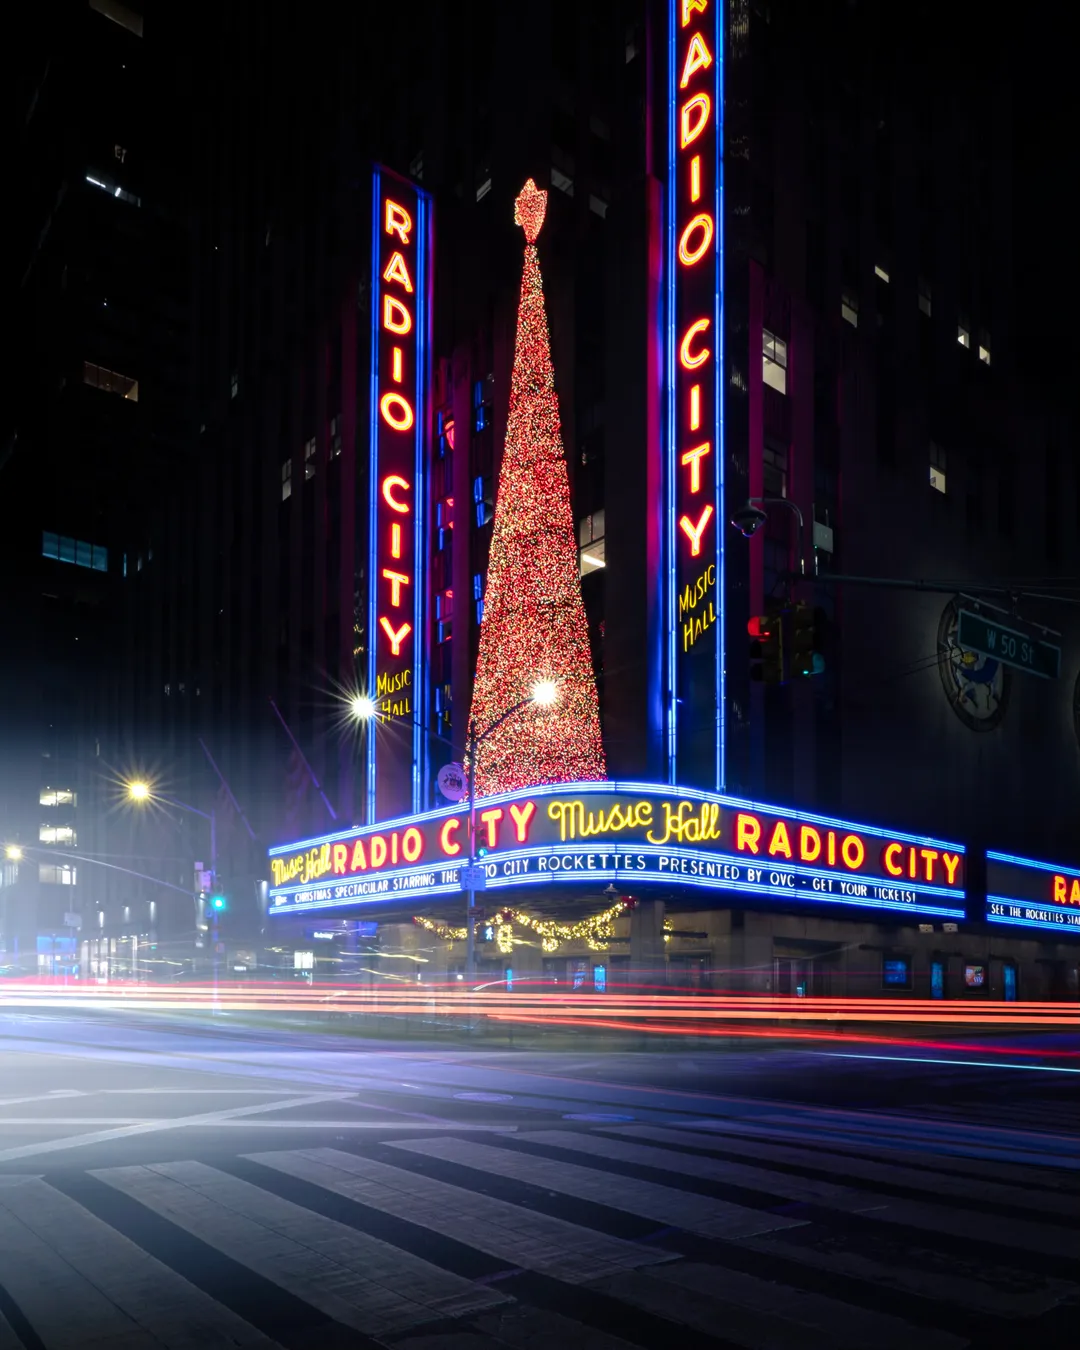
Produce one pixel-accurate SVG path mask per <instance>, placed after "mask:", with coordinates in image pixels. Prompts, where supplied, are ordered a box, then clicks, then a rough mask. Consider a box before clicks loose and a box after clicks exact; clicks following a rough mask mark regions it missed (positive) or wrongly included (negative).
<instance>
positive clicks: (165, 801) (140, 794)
mask: <svg viewBox="0 0 1080 1350" xmlns="http://www.w3.org/2000/svg"><path fill="white" fill-rule="evenodd" d="M126 786H127V795H128V797H129V799H130V800H131V801H133V802H160V803H161V804H162V805H163V806H171V807H173V808H174V809H175V810H177V811H187V812H188V813H189V814H191V815H193V816H202V818H203V820H205V821H209V824H210V886H211V890H212V891H213V893H214V894H215V895H216V894H217V820H216V818H215V816H214V811H213V808H211V809H210V810H209V811H200V809H199V808H198V807H197V806H189V805H188V804H187V802H179V801H177V800H176V798H175V797H164V796H162V795H161V793H159V792H155V791H154V789H153V787H152V785H151V784H150V783H146V782H143V781H142V780H141V779H135V780H134V781H133V782H130V783H128V784H127V785H126ZM221 908H222V906H220V905H215V906H214V907H213V911H212V912H213V928H212V930H211V935H210V938H211V941H212V943H213V946H214V1011H215V1012H217V1009H218V914H219V912H220V910H221ZM197 913H198V912H197V911H196V932H197V931H198V917H197Z"/></svg>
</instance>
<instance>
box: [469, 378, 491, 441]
mask: <svg viewBox="0 0 1080 1350" xmlns="http://www.w3.org/2000/svg"><path fill="white" fill-rule="evenodd" d="M494 406H495V376H494V375H488V376H486V377H485V378H484V379H482V380H477V381H476V382H475V383H474V384H473V430H474V431H483V430H484V429H485V428H486V427H489V426H490V425H491V421H492V413H493V411H494Z"/></svg>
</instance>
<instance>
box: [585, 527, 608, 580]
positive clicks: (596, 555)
mask: <svg viewBox="0 0 1080 1350" xmlns="http://www.w3.org/2000/svg"><path fill="white" fill-rule="evenodd" d="M606 566H607V563H606V562H605V560H604V513H603V511H594V512H593V514H592V515H591V516H586V517H585V518H584V519H583V520H581V521H579V522H578V574H579V575H580V576H586V575H587V574H588V573H589V572H595V571H597V570H598V569H599V568H601V567H606Z"/></svg>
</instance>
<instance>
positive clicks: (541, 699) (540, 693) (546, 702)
mask: <svg viewBox="0 0 1080 1350" xmlns="http://www.w3.org/2000/svg"><path fill="white" fill-rule="evenodd" d="M532 701H533V702H534V703H535V704H536V705H537V706H538V707H540V708H553V707H554V706H555V704H556V703H558V701H559V686H558V685H557V684H556V683H555V681H554V680H537V682H536V683H535V684H534V685H533V688H532Z"/></svg>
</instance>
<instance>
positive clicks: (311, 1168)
mask: <svg viewBox="0 0 1080 1350" xmlns="http://www.w3.org/2000/svg"><path fill="white" fill-rule="evenodd" d="M248 1157H249V1158H250V1159H251V1161H252V1162H257V1163H261V1164H262V1165H263V1166H264V1167H272V1168H274V1169H275V1170H277V1171H279V1172H284V1173H285V1174H286V1175H288V1176H292V1177H296V1178H298V1179H299V1180H301V1181H307V1182H312V1183H314V1184H315V1185H316V1186H321V1187H322V1188H323V1189H324V1190H328V1191H332V1192H333V1193H334V1194H335V1195H340V1196H343V1197H344V1198H345V1199H347V1200H355V1201H356V1202H358V1203H359V1204H362V1205H367V1206H369V1207H370V1208H372V1209H377V1210H381V1211H382V1212H383V1213H386V1214H392V1215H394V1216H395V1217H397V1218H400V1219H405V1220H407V1221H408V1222H410V1223H414V1224H418V1225H420V1226H421V1227H423V1228H427V1229H430V1230H431V1231H432V1232H435V1233H440V1234H442V1236H443V1237H448V1238H452V1239H454V1240H455V1241H457V1242H462V1243H465V1244H466V1245H468V1246H470V1247H473V1248H475V1249H476V1250H477V1251H481V1252H485V1253H487V1254H488V1255H489V1256H494V1257H496V1258H498V1259H499V1260H500V1261H505V1262H506V1263H507V1265H508V1266H512V1267H514V1268H517V1269H521V1270H532V1271H536V1272H538V1273H539V1274H542V1275H549V1276H551V1277H553V1278H554V1279H558V1280H563V1281H565V1282H568V1283H570V1284H583V1283H585V1282H586V1281H588V1280H595V1279H598V1278H600V1277H601V1276H603V1275H610V1274H612V1273H614V1272H616V1271H620V1270H628V1269H634V1268H635V1267H638V1266H647V1265H655V1264H658V1263H660V1262H663V1261H670V1260H673V1259H674V1257H673V1255H672V1254H671V1253H669V1252H661V1251H654V1250H650V1249H649V1248H647V1247H642V1246H640V1245H639V1244H637V1243H633V1242H627V1241H625V1240H624V1239H622V1238H615V1237H607V1236H606V1235H605V1234H603V1233H594V1232H593V1231H592V1230H591V1229H588V1228H583V1227H581V1226H580V1225H578V1224H573V1223H568V1222H567V1221H566V1220H565V1219H556V1218H552V1217H551V1216H550V1215H547V1214H537V1213H535V1212H533V1211H532V1210H527V1209H523V1208H522V1207H521V1206H519V1205H512V1204H508V1203H507V1202H506V1201H505V1200H497V1199H495V1198H494V1197H492V1196H487V1195H479V1194H477V1193H476V1192H475V1191H471V1190H467V1189H464V1188H462V1187H461V1186H453V1185H450V1184H449V1183H448V1182H445V1181H437V1180H435V1179H434V1178H431V1177H423V1176H418V1175H417V1174H416V1173H414V1172H410V1171H408V1170H406V1169H405V1168H401V1167H391V1166H389V1165H388V1164H386V1163H381V1162H376V1161H375V1160H373V1159H371V1158H362V1157H360V1156H358V1155H357V1154H354V1153H346V1152H344V1151H342V1150H340V1149H335V1148H313V1149H296V1150H292V1151H288V1152H280V1153H252V1154H249V1155H248Z"/></svg>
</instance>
